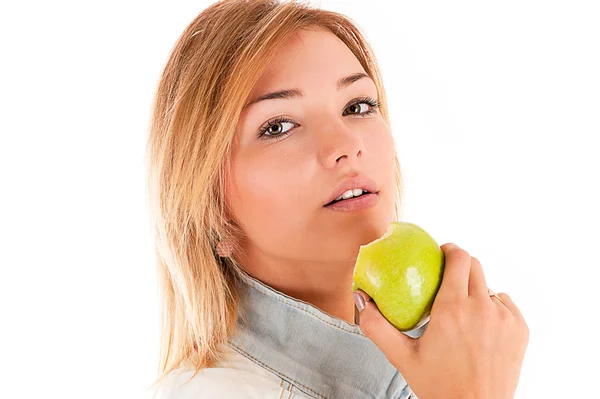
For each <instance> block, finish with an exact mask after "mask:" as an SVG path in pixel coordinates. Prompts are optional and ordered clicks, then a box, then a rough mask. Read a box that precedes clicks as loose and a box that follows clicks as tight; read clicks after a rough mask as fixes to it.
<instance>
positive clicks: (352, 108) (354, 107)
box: [348, 103, 360, 114]
mask: <svg viewBox="0 0 600 399" xmlns="http://www.w3.org/2000/svg"><path fill="white" fill-rule="evenodd" d="M348 109H349V110H350V113H351V114H359V113H360V105H359V103H356V104H352V105H351V106H349V107H348Z"/></svg>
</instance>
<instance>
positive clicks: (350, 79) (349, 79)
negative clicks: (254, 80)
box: [243, 72, 371, 109]
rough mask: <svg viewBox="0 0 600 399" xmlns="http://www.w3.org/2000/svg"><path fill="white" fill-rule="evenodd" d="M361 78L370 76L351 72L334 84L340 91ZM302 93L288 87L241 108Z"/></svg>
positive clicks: (291, 97) (290, 97)
mask: <svg viewBox="0 0 600 399" xmlns="http://www.w3.org/2000/svg"><path fill="white" fill-rule="evenodd" d="M362 78H369V79H370V78H371V77H370V76H369V75H367V74H365V73H363V72H358V73H353V74H352V75H349V76H346V77H343V78H341V79H340V80H338V82H337V84H336V88H337V90H338V91H340V90H342V89H345V88H346V87H348V86H350V85H351V84H352V83H354V82H356V81H357V80H360V79H362ZM303 95H304V94H303V93H302V91H301V90H300V89H288V90H280V91H274V92H272V93H267V94H264V95H262V96H260V97H258V98H256V99H254V100H252V101H250V102H249V103H248V104H246V105H244V108H243V109H246V108H248V107H249V106H251V105H252V104H256V103H258V102H260V101H265V100H273V99H284V100H290V99H294V98H300V97H302V96H303Z"/></svg>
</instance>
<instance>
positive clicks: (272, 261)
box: [240, 251, 355, 324]
mask: <svg viewBox="0 0 600 399" xmlns="http://www.w3.org/2000/svg"><path fill="white" fill-rule="evenodd" d="M248 255H249V256H248V257H246V258H244V259H240V263H241V264H242V265H243V268H244V269H245V271H246V272H247V273H248V274H250V275H251V276H252V277H254V278H256V279H258V280H260V281H262V282H263V283H265V284H267V285H268V286H270V287H272V288H274V289H276V290H277V291H279V292H282V293H284V294H286V295H289V296H291V297H293V298H296V299H299V300H302V301H304V302H308V303H310V304H311V305H314V306H316V307H317V308H319V309H320V310H322V311H323V312H326V313H328V314H329V315H331V316H334V317H337V318H340V319H342V320H345V321H347V322H348V323H350V324H355V321H354V314H355V310H354V301H353V299H352V291H351V285H352V273H353V272H354V261H344V262H328V263H327V264H324V263H322V262H308V263H307V262H305V261H302V262H298V261H294V260H290V259H276V258H272V257H269V256H265V254H255V253H252V251H250V253H249V254H248Z"/></svg>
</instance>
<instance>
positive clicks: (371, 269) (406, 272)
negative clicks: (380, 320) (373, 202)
mask: <svg viewBox="0 0 600 399" xmlns="http://www.w3.org/2000/svg"><path fill="white" fill-rule="evenodd" d="M444 263H445V257H444V251H442V249H441V248H440V247H439V246H438V244H437V242H436V241H435V240H434V239H433V238H432V237H431V236H430V235H429V234H428V233H427V232H426V231H425V230H423V229H422V228H421V227H419V226H417V225H415V224H413V223H408V222H392V223H390V225H389V227H388V230H387V232H386V233H385V234H384V235H382V236H381V237H380V238H378V239H376V240H374V241H372V242H370V243H369V244H367V245H361V247H360V250H359V253H358V257H357V258H356V264H355V266H354V273H353V276H352V279H353V282H352V291H355V290H356V289H361V290H363V291H364V292H366V293H367V294H368V295H369V296H370V297H371V298H372V299H373V301H374V302H375V303H376V304H377V308H378V309H379V311H380V312H381V314H382V315H383V316H384V317H385V318H386V319H387V320H388V321H389V322H390V323H391V324H392V325H393V326H394V327H396V328H397V329H398V330H400V331H410V330H413V329H415V328H419V327H421V326H422V325H423V324H424V323H426V322H427V321H428V320H429V312H430V311H431V307H432V305H433V301H434V299H435V296H436V295H437V292H438V290H439V288H440V285H441V282H442V276H443V274H444Z"/></svg>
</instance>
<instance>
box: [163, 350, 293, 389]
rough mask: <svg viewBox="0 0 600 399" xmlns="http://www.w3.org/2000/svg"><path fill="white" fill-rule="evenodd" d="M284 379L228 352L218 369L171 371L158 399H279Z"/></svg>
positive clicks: (235, 353)
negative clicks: (196, 371)
mask: <svg viewBox="0 0 600 399" xmlns="http://www.w3.org/2000/svg"><path fill="white" fill-rule="evenodd" d="M281 381H282V380H281V379H280V378H279V377H277V376H276V375H275V374H272V373H270V372H269V371H267V370H265V369H263V368H262V367H260V366H258V365H256V364H255V363H253V362H252V361H250V360H249V359H246V358H245V357H244V356H242V355H239V354H238V353H237V352H235V351H233V350H231V349H229V350H228V351H227V356H226V358H225V359H224V361H222V362H221V363H219V365H218V367H214V368H207V369H202V370H200V371H199V372H198V373H197V374H196V375H195V376H194V370H190V369H177V370H174V371H173V372H171V373H170V374H169V375H168V376H167V377H166V378H165V379H164V380H163V381H162V383H161V384H160V386H159V388H158V390H157V391H156V399H192V398H194V399H202V398H230V399H241V398H244V399H247V398H251V399H252V398H256V399H259V398H260V399H263V398H265V399H270V398H273V399H278V398H279V397H280V395H281V393H282V392H284V391H285V390H284V389H283V388H282V384H281Z"/></svg>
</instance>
